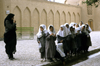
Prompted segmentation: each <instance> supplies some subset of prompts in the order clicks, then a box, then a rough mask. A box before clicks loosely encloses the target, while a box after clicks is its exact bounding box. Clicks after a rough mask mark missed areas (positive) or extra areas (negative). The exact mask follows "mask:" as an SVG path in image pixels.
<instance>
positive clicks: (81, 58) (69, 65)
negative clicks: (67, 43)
mask: <svg viewBox="0 0 100 66" xmlns="http://www.w3.org/2000/svg"><path fill="white" fill-rule="evenodd" d="M99 51H100V48H99V49H95V50H93V51H90V52H89V53H84V54H81V55H79V56H75V57H72V58H69V59H67V60H66V65H63V64H62V63H61V62H60V61H59V62H56V63H50V64H47V65H42V66H72V65H74V64H76V63H79V62H82V61H85V60H87V59H89V56H90V55H93V54H95V53H99ZM94 57H95V56H94Z"/></svg>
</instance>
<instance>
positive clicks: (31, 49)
mask: <svg viewBox="0 0 100 66" xmlns="http://www.w3.org/2000/svg"><path fill="white" fill-rule="evenodd" d="M99 39H100V32H92V33H91V40H92V47H90V48H89V51H92V50H94V49H98V48H100V42H99V41H100V40H99ZM4 46H5V44H4V42H3V41H0V66H36V65H39V64H46V63H47V62H45V63H41V62H40V54H39V51H38V44H37V41H36V36H35V38H34V40H18V43H17V53H16V54H15V55H14V57H15V58H16V60H14V61H10V60H9V59H8V58H7V55H6V54H5V48H4ZM98 57H99V58H100V56H99V55H98V56H96V57H93V58H90V59H88V60H86V61H83V62H81V63H78V64H74V65H73V66H90V64H91V66H100V65H96V64H98V63H100V59H99V58H98ZM87 62H88V63H87ZM83 64H84V65H83Z"/></svg>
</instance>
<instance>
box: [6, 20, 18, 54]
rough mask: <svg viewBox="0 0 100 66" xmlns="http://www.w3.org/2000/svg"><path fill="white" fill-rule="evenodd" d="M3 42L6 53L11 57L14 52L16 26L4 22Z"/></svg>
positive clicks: (7, 21)
mask: <svg viewBox="0 0 100 66" xmlns="http://www.w3.org/2000/svg"><path fill="white" fill-rule="evenodd" d="M4 42H5V44H6V45H5V49H6V53H7V54H8V55H12V54H13V52H14V51H16V43H17V39H16V24H15V23H11V22H10V21H9V20H6V21H5V33H4Z"/></svg>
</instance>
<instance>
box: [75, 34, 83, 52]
mask: <svg viewBox="0 0 100 66" xmlns="http://www.w3.org/2000/svg"><path fill="white" fill-rule="evenodd" d="M75 41H76V46H77V51H78V52H79V51H81V46H82V45H81V34H76V37H75Z"/></svg>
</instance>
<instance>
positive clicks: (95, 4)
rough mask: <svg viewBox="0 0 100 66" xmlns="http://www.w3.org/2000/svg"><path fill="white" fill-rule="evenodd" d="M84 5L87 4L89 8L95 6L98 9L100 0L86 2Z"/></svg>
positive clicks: (87, 0)
mask: <svg viewBox="0 0 100 66" xmlns="http://www.w3.org/2000/svg"><path fill="white" fill-rule="evenodd" d="M83 3H86V4H87V6H89V5H91V6H92V5H94V6H95V7H98V5H99V0H86V1H85V2H83Z"/></svg>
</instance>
